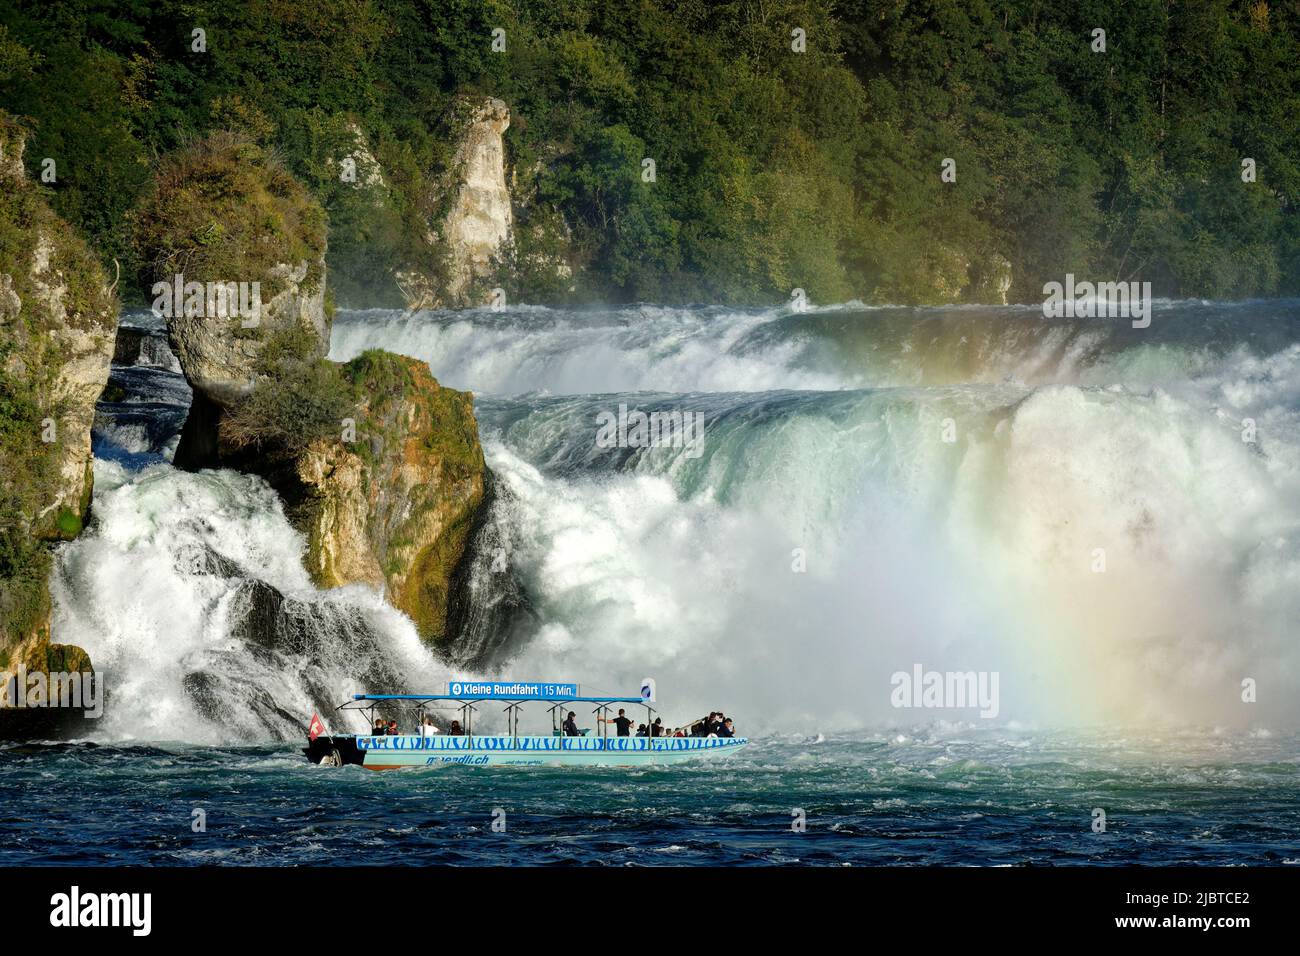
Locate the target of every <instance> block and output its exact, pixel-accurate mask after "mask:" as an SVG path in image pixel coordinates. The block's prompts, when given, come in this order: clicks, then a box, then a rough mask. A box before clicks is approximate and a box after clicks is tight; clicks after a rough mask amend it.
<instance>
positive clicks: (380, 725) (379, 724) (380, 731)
mask: <svg viewBox="0 0 1300 956" xmlns="http://www.w3.org/2000/svg"><path fill="white" fill-rule="evenodd" d="M386 733H388V731H387V730H385V729H384V719H383V718H382V717H376V718H375V726H374V727H372V728H371V729H370V736H372V737H382V736H384V734H386Z"/></svg>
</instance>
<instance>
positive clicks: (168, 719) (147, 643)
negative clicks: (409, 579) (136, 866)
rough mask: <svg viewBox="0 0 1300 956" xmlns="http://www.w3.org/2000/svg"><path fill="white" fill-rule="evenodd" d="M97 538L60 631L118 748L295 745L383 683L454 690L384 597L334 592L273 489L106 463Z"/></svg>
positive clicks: (76, 566) (62, 571)
mask: <svg viewBox="0 0 1300 956" xmlns="http://www.w3.org/2000/svg"><path fill="white" fill-rule="evenodd" d="M95 485H96V487H95V525H94V527H93V528H92V529H91V531H90V533H88V534H85V535H83V536H82V537H80V538H78V539H77V540H76V541H74V542H72V543H70V544H69V545H67V546H66V547H65V548H64V550H63V552H62V555H61V560H60V562H59V569H58V573H57V575H56V576H55V579H54V599H55V604H56V608H57V611H56V616H55V620H54V628H55V633H56V634H58V635H59V639H60V640H62V641H67V642H70V643H75V644H78V645H80V646H82V647H85V648H86V649H87V650H88V651H89V652H90V654H91V655H92V660H93V661H94V662H95V665H96V668H97V669H98V670H100V671H101V672H103V673H104V674H105V675H106V681H107V684H108V693H109V694H110V700H109V706H108V707H107V708H106V712H105V716H104V718H102V719H103V723H104V726H103V727H102V728H97V729H98V730H99V731H100V732H101V733H103V734H104V735H106V736H108V737H110V738H112V739H121V738H130V737H136V738H142V739H150V740H188V741H197V742H220V741H227V740H241V739H242V740H249V739H252V740H261V739H266V738H267V737H293V736H297V732H298V731H300V730H301V728H303V727H305V726H306V721H307V719H308V718H309V717H310V716H311V713H312V711H313V710H319V711H320V712H321V713H322V714H323V715H324V716H325V718H326V720H327V721H330V722H331V723H333V724H334V726H335V727H336V728H339V729H342V726H343V723H344V717H343V716H339V715H336V714H335V713H333V712H332V709H333V707H334V706H335V705H337V704H338V703H340V702H342V701H343V700H344V699H345V698H346V697H347V696H348V695H350V694H352V693H354V692H357V691H362V690H367V689H369V690H375V691H380V690H387V689H388V688H387V687H384V686H383V684H382V683H380V684H379V685H378V686H371V687H367V684H369V683H371V682H372V681H380V682H398V681H400V682H402V683H403V684H405V683H406V682H407V681H413V682H415V683H424V684H425V685H432V684H433V683H434V682H444V681H446V680H447V677H448V673H449V672H448V670H447V669H446V668H442V667H439V666H438V665H436V664H435V663H434V661H433V660H432V659H431V657H430V656H429V654H428V652H427V651H426V650H425V649H424V648H423V646H422V645H421V644H420V642H419V639H418V637H417V636H416V634H415V629H414V627H413V625H412V624H411V622H410V621H409V620H407V619H406V618H405V617H404V616H403V615H402V614H400V613H399V612H397V611H395V610H393V609H392V608H390V607H389V606H388V605H386V604H385V603H384V602H383V600H382V599H381V597H380V595H379V594H378V593H376V592H374V591H373V590H371V589H369V588H366V587H362V586H352V587H347V588H340V589H337V590H335V591H330V592H321V591H319V590H317V589H316V588H315V587H313V586H312V584H311V582H310V581H309V580H308V577H307V573H306V571H305V570H304V569H303V565H302V553H303V550H304V544H305V543H304V541H303V539H302V537H301V536H300V535H299V534H298V533H297V532H296V531H294V530H293V528H292V527H291V526H290V525H289V523H288V521H287V520H286V519H285V517H284V514H283V511H282V510H281V507H280V503H279V500H278V499H277V498H276V496H275V493H274V492H273V491H272V490H271V489H270V488H269V487H268V486H267V485H266V484H265V483H264V482H262V481H261V480H260V479H258V478H254V477H250V476H246V475H240V474H237V473H235V472H231V471H219V472H201V473H198V474H189V473H186V472H181V471H177V470H175V469H173V468H171V467H170V466H169V465H165V464H164V465H155V466H152V467H150V468H148V469H146V470H145V471H143V472H141V473H139V474H136V475H134V476H131V477H130V478H129V480H128V475H127V474H126V472H125V471H124V470H123V468H122V467H121V466H120V465H117V464H114V463H110V462H104V461H97V463H96V473H95Z"/></svg>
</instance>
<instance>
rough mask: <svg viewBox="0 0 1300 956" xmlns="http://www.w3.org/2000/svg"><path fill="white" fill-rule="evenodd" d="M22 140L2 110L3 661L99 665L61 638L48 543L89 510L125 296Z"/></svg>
mask: <svg viewBox="0 0 1300 956" xmlns="http://www.w3.org/2000/svg"><path fill="white" fill-rule="evenodd" d="M23 142H24V133H23V130H22V129H21V128H20V127H19V126H18V125H17V124H16V123H15V122H14V121H13V120H11V119H10V118H8V117H7V116H5V115H4V114H0V670H6V669H10V668H12V667H15V666H17V665H18V664H19V663H22V664H23V665H24V666H25V667H26V668H27V669H28V670H29V671H49V670H50V669H51V668H53V669H63V668H65V667H69V666H70V667H73V668H75V669H76V670H89V669H90V662H89V659H88V658H87V657H86V654H85V652H84V651H82V650H81V649H80V648H76V647H71V646H64V645H57V644H52V643H51V635H50V601H49V591H48V575H49V567H50V555H49V547H48V543H49V542H51V541H55V540H60V539H67V538H71V537H73V536H75V535H76V534H78V533H79V532H80V531H81V528H82V525H83V522H84V521H85V519H86V516H87V513H88V511H89V507H90V494H91V484H92V480H93V473H92V469H91V447H90V432H91V426H92V424H93V422H94V417H95V402H96V400H97V399H98V398H99V396H100V393H101V392H103V390H104V384H105V382H106V381H107V380H108V372H109V364H110V362H111V360H112V355H113V340H114V336H113V332H114V327H115V325H116V322H117V309H118V304H117V299H116V298H115V296H114V294H113V289H112V288H111V287H110V284H109V281H108V277H107V275H106V274H105V271H104V269H103V267H102V265H101V264H100V262H99V261H98V260H97V259H96V258H95V256H94V255H93V254H92V253H91V252H90V250H89V249H88V248H87V246H86V244H85V243H84V242H83V241H82V240H81V239H80V238H79V237H77V236H76V235H75V233H74V232H73V231H72V229H71V227H70V226H68V224H67V223H66V222H64V221H63V220H62V219H60V218H59V217H58V216H57V215H55V213H54V212H53V211H52V210H51V209H50V208H49V206H48V205H47V204H46V202H45V200H44V198H43V197H42V195H41V193H40V190H39V189H38V188H37V187H36V185H35V184H34V183H32V182H30V181H29V180H28V179H27V177H26V175H25V174H24V171H23V164H22V154H23Z"/></svg>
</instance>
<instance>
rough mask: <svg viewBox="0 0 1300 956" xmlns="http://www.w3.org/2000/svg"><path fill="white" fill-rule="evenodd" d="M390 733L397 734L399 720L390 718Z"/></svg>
mask: <svg viewBox="0 0 1300 956" xmlns="http://www.w3.org/2000/svg"><path fill="white" fill-rule="evenodd" d="M388 733H389V734H390V735H391V736H394V737H396V736H397V721H395V720H390V721H389V722H388Z"/></svg>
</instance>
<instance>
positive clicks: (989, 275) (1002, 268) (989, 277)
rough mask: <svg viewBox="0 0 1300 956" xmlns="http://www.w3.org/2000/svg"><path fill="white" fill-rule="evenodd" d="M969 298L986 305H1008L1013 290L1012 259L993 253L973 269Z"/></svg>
mask: <svg viewBox="0 0 1300 956" xmlns="http://www.w3.org/2000/svg"><path fill="white" fill-rule="evenodd" d="M972 271H973V273H974V274H973V275H972V277H971V284H970V291H969V298H970V299H971V301H973V302H978V303H981V304H984V305H989V304H992V305H1006V304H1007V293H1008V292H1010V291H1011V260H1010V259H1008V258H1007V257H1006V256H1004V255H1001V254H1000V253H996V252H995V253H993V254H992V255H991V256H988V257H987V258H986V259H985V260H983V261H982V262H981V263H979V265H978V267H977V268H975V269H973V270H972Z"/></svg>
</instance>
